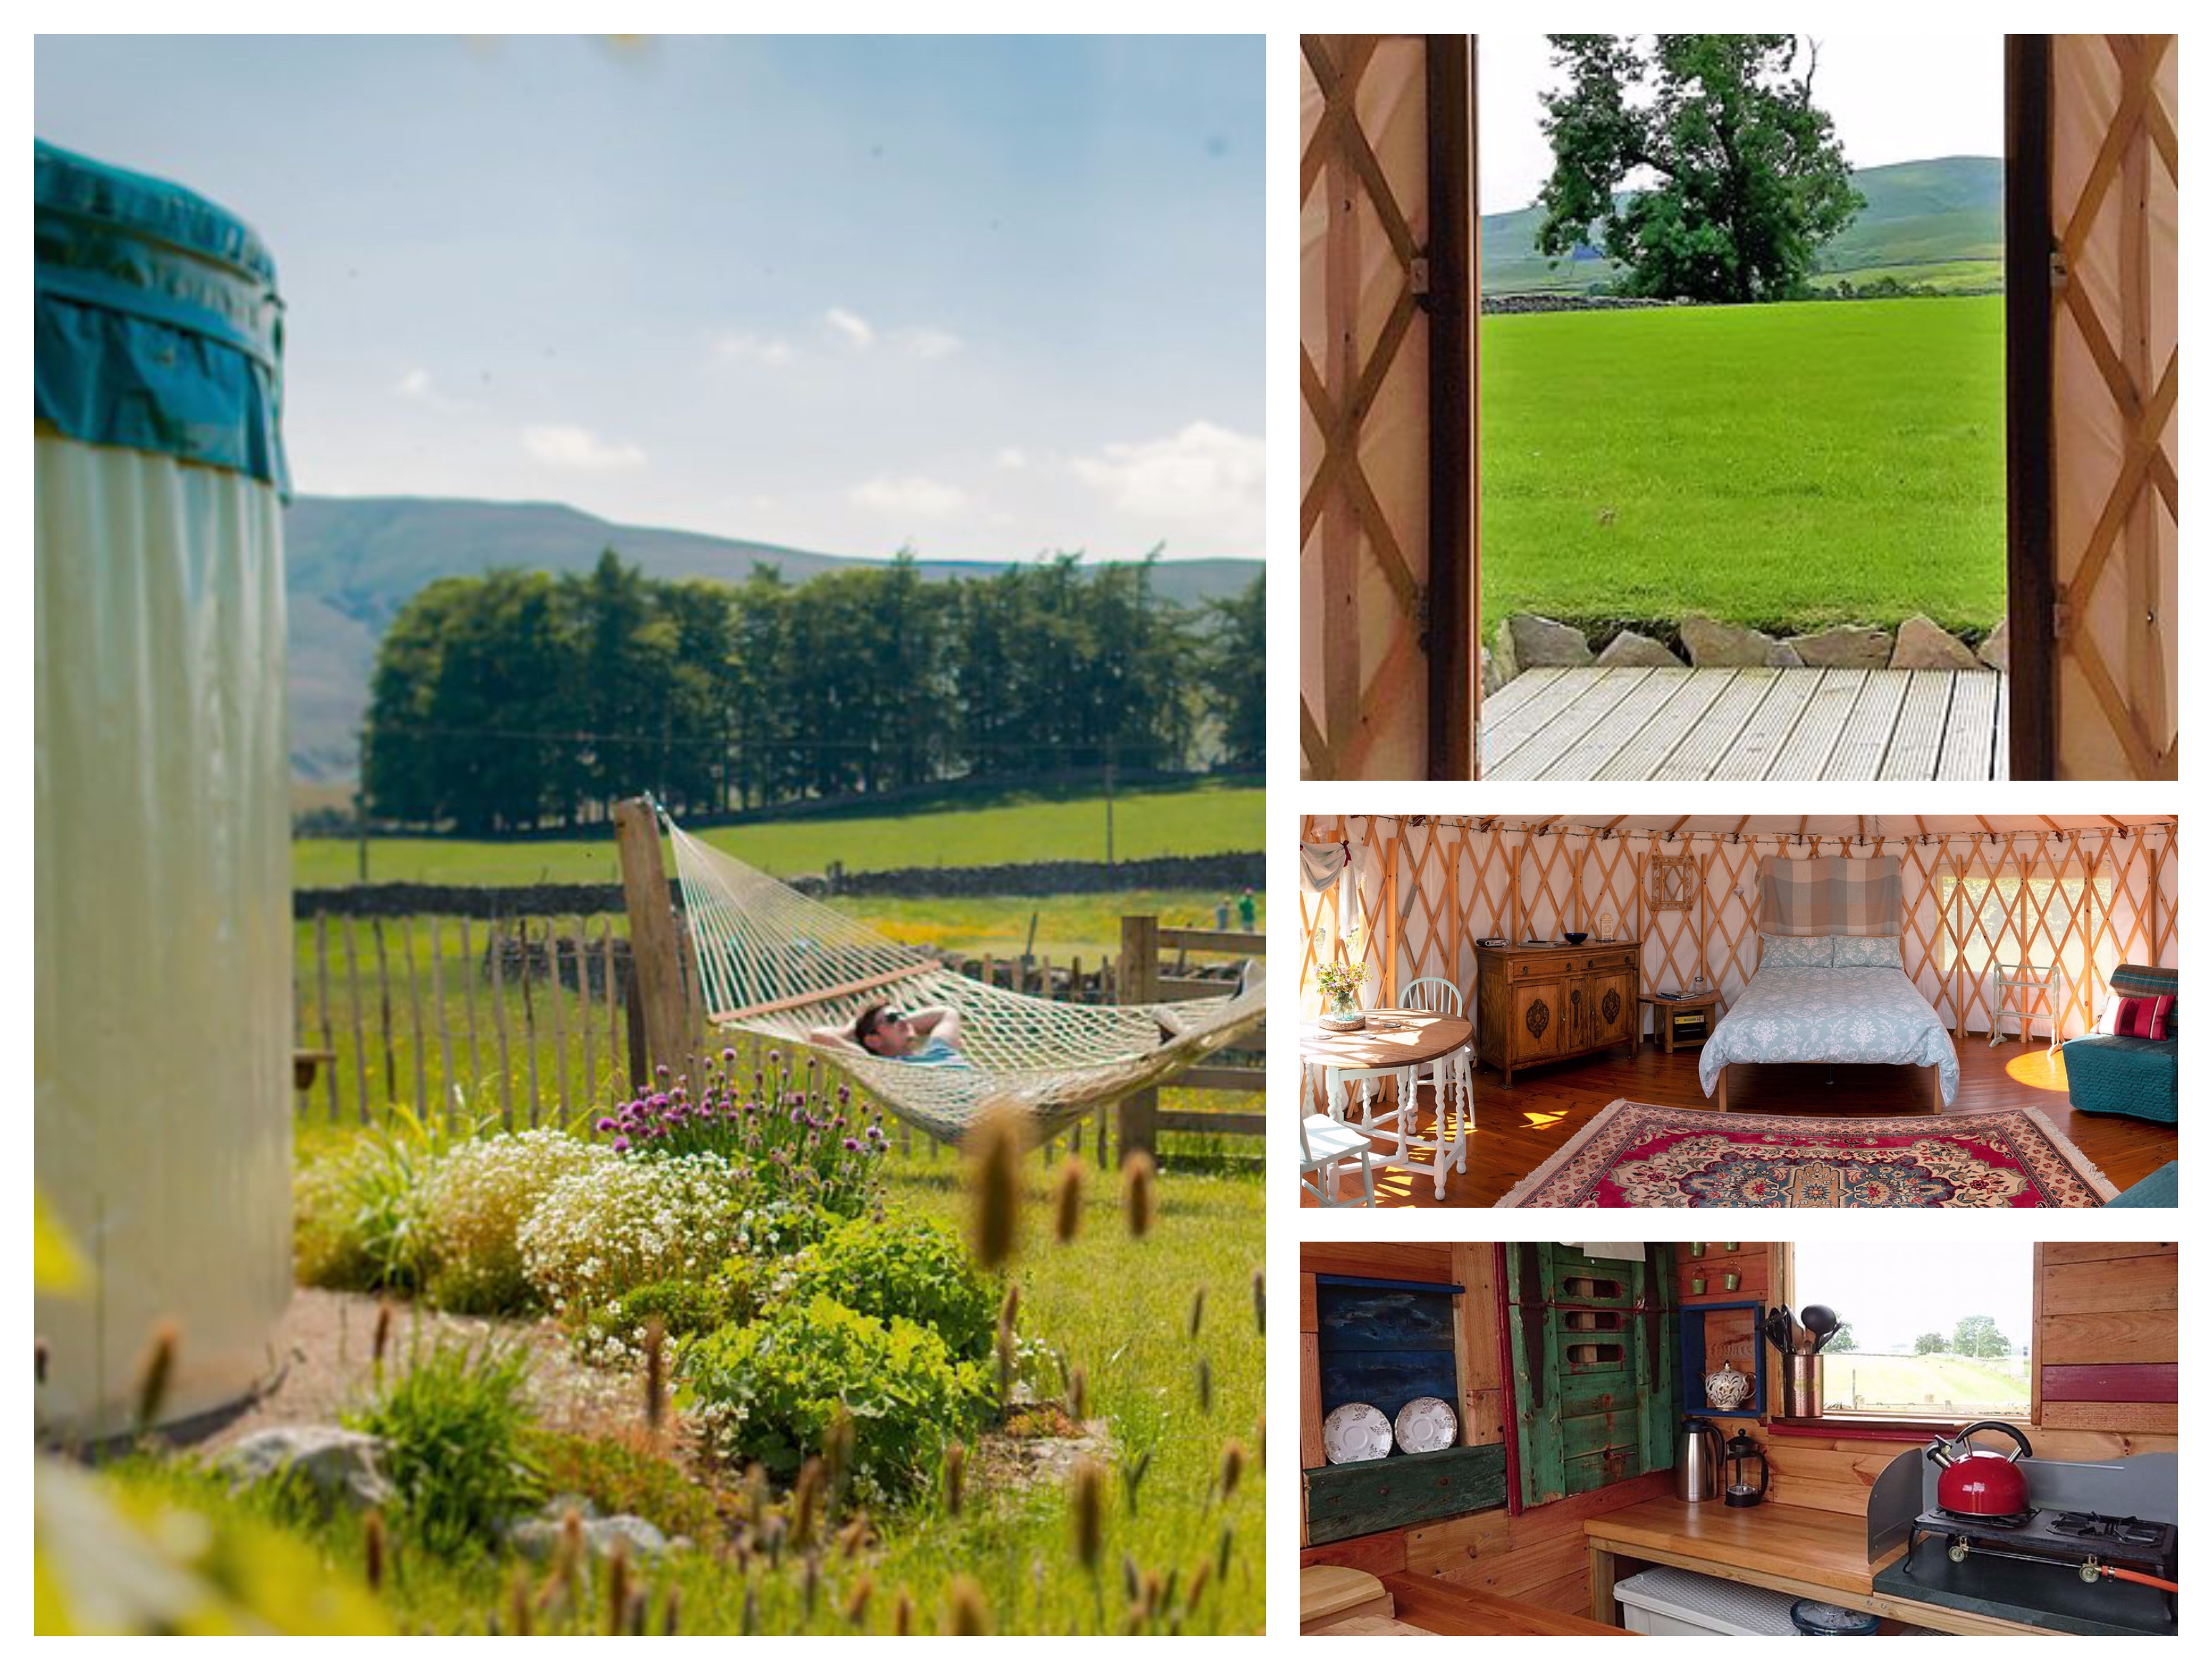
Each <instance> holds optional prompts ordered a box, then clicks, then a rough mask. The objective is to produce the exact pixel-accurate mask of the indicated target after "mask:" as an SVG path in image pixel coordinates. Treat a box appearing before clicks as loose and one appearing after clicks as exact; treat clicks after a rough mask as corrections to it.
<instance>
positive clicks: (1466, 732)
mask: <svg viewBox="0 0 2212 1670" xmlns="http://www.w3.org/2000/svg"><path fill="white" fill-rule="evenodd" d="M1422 46H1423V56H1424V59H1425V66H1426V71H1427V93H1428V138H1429V160H1428V197H1429V244H1428V269H1429V270H1428V288H1427V291H1426V294H1425V295H1424V296H1423V297H1422V300H1421V306H1422V308H1423V309H1424V311H1425V312H1426V313H1427V314H1428V316H1429V571H1428V578H1429V592H1428V599H1427V603H1428V623H1427V629H1426V635H1425V636H1426V643H1425V647H1426V649H1427V652H1428V663H1429V775H1430V776H1431V778H1445V779H1458V778H1473V777H1480V775H1481V774H1482V758H1481V750H1480V739H1481V735H1482V574H1481V568H1480V562H1479V552H1478V547H1479V544H1480V537H1481V536H1480V528H1481V523H1480V504H1481V469H1480V464H1481V429H1480V425H1479V423H1478V421H1477V411H1478V407H1477V404H1476V401H1477V393H1478V389H1479V386H1480V384H1479V379H1478V376H1477V373H1478V370H1479V368H1480V343H1479V341H1478V337H1479V333H1480V327H1479V325H1478V320H1479V318H1480V313H1481V288H1482V278H1481V258H1480V242H1479V240H1480V237H1481V225H1482V222H1481V217H1480V216H1478V215H1477V214H1476V213H1475V179H1476V174H1475V168H1476V157H1477V153H1476V122H1475V91H1476V87H1477V82H1476V79H1475V73H1476V38H1475V37H1474V35H1471V34H1467V35H1427V36H1425V37H1423V40H1422Z"/></svg>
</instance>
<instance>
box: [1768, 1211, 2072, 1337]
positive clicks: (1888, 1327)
mask: <svg viewBox="0 0 2212 1670" xmlns="http://www.w3.org/2000/svg"><path fill="white" fill-rule="evenodd" d="M1796 1248H1797V1251H1796V1258H1797V1273H1796V1287H1797V1294H1798V1297H1799V1299H1800V1301H1801V1302H1803V1303H1800V1305H1799V1307H1798V1309H1800V1310H1801V1311H1802V1309H1803V1308H1804V1303H1814V1304H1825V1305H1826V1306H1827V1307H1828V1309H1831V1310H1832V1311H1834V1312H1835V1313H1836V1315H1838V1316H1839V1317H1842V1318H1844V1320H1845V1321H1849V1322H1850V1325H1851V1337H1852V1338H1853V1339H1855V1340H1857V1343H1858V1347H1859V1349H1860V1350H1862V1351H1888V1350H1893V1349H1894V1350H1899V1351H1911V1349H1912V1342H1913V1341H1914V1340H1915V1339H1917V1338H1918V1337H1919V1336H1920V1335H1921V1334H1923V1333H1944V1334H1948V1333H1950V1332H1951V1331H1952V1330H1953V1329H1954V1327H1957V1326H1958V1323H1959V1321H1960V1318H1961V1317H1966V1316H1992V1317H1995V1318H1996V1324H1997V1327H1998V1329H1999V1330H2000V1331H2001V1332H2002V1333H2004V1334H2005V1335H2006V1337H2007V1338H2008V1339H2010V1340H2011V1341H2012V1343H2013V1345H2014V1347H2015V1350H2017V1349H2018V1348H2020V1347H2021V1346H2023V1345H2026V1344H2027V1337H2028V1328H2029V1318H2030V1316H2031V1315H2032V1312H2033V1291H2034V1286H2035V1275H2034V1269H2033V1259H2034V1249H2033V1247H2031V1246H2030V1245H2029V1244H2028V1243H2027V1242H2004V1241H1995V1240H1989V1241H1976V1242H1942V1241H1923V1240H1918V1239H1913V1240H1910V1241H1903V1242H1896V1243H1894V1244H1884V1243H1880V1242H1867V1241H1850V1242H1829V1241H1817V1242H1808V1241H1801V1242H1797V1243H1796Z"/></svg>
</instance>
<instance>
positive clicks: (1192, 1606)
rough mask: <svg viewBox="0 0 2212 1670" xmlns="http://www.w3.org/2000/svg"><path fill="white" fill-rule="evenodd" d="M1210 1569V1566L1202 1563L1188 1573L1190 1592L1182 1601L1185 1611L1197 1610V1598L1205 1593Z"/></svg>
mask: <svg viewBox="0 0 2212 1670" xmlns="http://www.w3.org/2000/svg"><path fill="white" fill-rule="evenodd" d="M1212 1570H1213V1568H1212V1566H1210V1565H1202V1566H1200V1567H1199V1569H1198V1570H1195V1571H1194V1572H1192V1573H1191V1574H1190V1594H1189V1596H1188V1598H1187V1599H1186V1600H1184V1601H1183V1610H1184V1611H1185V1612H1196V1611H1197V1610H1198V1603H1199V1600H1200V1598H1201V1597H1202V1596H1203V1595H1204V1594H1206V1578H1207V1576H1210V1575H1211V1574H1212Z"/></svg>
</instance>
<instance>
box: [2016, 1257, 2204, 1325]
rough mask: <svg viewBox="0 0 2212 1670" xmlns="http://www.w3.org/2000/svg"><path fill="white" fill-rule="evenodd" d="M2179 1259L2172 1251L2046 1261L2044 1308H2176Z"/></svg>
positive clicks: (2071, 1311) (2085, 1311) (2052, 1312)
mask: <svg viewBox="0 0 2212 1670" xmlns="http://www.w3.org/2000/svg"><path fill="white" fill-rule="evenodd" d="M2178 1266H2179V1261H2178V1260H2177V1259H2176V1258H2175V1255H2174V1254H2172V1253H2171V1252H2167V1253H2154V1254H2151V1255H2150V1256H2149V1257H2148V1258H2126V1259H2106V1260H2101V1261H2100V1262H2098V1263H2095V1264H2062V1265H2057V1266H2048V1267H2046V1268H2045V1272H2044V1278H2043V1314H2044V1315H2045V1316H2081V1315H2089V1314H2091V1313H2093V1312H2098V1311H2111V1310H2172V1309H2175V1308H2176V1306H2177V1305H2178V1304H2179V1267H2178Z"/></svg>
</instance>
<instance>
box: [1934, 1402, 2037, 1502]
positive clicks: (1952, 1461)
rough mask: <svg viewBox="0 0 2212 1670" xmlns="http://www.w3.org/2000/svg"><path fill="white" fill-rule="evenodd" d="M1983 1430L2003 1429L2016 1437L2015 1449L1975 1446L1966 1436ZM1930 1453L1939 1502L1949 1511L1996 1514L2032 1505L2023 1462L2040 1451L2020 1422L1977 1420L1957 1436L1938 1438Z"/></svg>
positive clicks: (2012, 1436) (1970, 1436) (2010, 1436)
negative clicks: (1999, 1450)
mask: <svg viewBox="0 0 2212 1670" xmlns="http://www.w3.org/2000/svg"><path fill="white" fill-rule="evenodd" d="M1982 1431H1994V1432H2002V1433H2003V1434H2004V1435H2005V1436H2006V1437H2008V1438H2009V1439H2011V1440H2012V1443H2013V1449H2012V1454H2009V1455H1999V1454H1996V1452H1995V1451H1994V1450H1987V1449H1976V1448H1974V1447H1973V1446H1972V1444H1971V1443H1969V1442H1967V1440H1969V1439H1970V1438H1972V1436H1974V1434H1976V1433H1977V1432H1982ZM1925 1453H1926V1454H1927V1457H1928V1459H1929V1460H1931V1461H1933V1462H1934V1463H1935V1464H1936V1506H1937V1507H1938V1508H1941V1509H1942V1510H1943V1511H1944V1512H1945V1513H1947V1514H1965V1515H1968V1516H1969V1517H1972V1518H1979V1519H1996V1518H2002V1516H2004V1515H2008V1514H2024V1513H2026V1512H2027V1474H2026V1473H2023V1472H2021V1468H2020V1463H2021V1462H2022V1461H2025V1460H2027V1459H2028V1458H2029V1457H2030V1456H2031V1455H2033V1454H2035V1452H2034V1451H2033V1449H2031V1448H2028V1442H2027V1435H2026V1434H2024V1433H2022V1432H2021V1430H2020V1429H2019V1428H2018V1427H2016V1426H2007V1425H2006V1424H2004V1423H2003V1422H2002V1421H1976V1422H1975V1423H1974V1424H1972V1426H1969V1427H1965V1428H1962V1429H1961V1430H1960V1432H1959V1435H1958V1436H1956V1437H1953V1438H1938V1439H1936V1441H1935V1442H1933V1443H1931V1444H1929V1446H1928V1448H1927V1450H1926V1452H1925Z"/></svg>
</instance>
